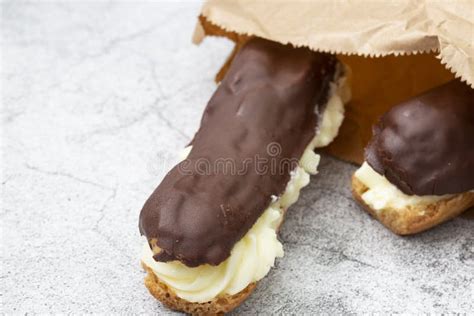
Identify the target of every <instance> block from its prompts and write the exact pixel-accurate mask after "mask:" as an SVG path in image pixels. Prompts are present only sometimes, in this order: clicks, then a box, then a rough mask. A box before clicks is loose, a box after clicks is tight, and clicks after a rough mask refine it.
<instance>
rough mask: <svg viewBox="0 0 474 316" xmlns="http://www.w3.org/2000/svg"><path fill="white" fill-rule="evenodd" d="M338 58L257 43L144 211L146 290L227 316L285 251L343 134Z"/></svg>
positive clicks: (244, 51)
mask: <svg viewBox="0 0 474 316" xmlns="http://www.w3.org/2000/svg"><path fill="white" fill-rule="evenodd" d="M345 74H346V70H345V68H344V66H343V65H342V64H341V63H339V61H338V60H337V59H336V58H335V57H334V56H332V55H329V54H324V53H316V52H313V51H311V50H310V49H308V48H294V47H292V46H290V45H282V44H279V43H276V42H272V41H268V40H263V39H258V38H253V39H250V40H249V41H248V42H247V43H246V44H245V45H244V46H243V47H242V48H241V49H240V51H239V52H238V53H237V54H236V56H235V58H234V60H233V61H232V63H231V65H230V68H229V70H228V72H227V74H226V76H225V77H224V79H223V81H222V82H221V83H220V84H219V86H218V88H217V90H216V92H215V93H214V95H213V96H212V97H211V99H210V101H209V103H208V105H207V107H206V109H205V111H204V114H203V116H202V119H201V126H200V128H199V130H198V131H197V133H196V134H195V136H194V138H193V140H192V142H191V144H190V146H189V147H188V148H187V149H186V153H185V159H183V160H182V161H181V162H180V163H179V164H177V165H176V166H175V167H174V168H173V169H172V170H171V171H170V172H169V173H168V174H167V175H166V176H165V178H164V179H163V181H162V182H161V184H160V185H159V186H158V187H157V188H156V189H155V191H154V192H153V193H152V195H151V196H150V197H149V199H148V200H147V201H146V203H145V205H144V206H143V209H142V211H141V214H140V220H139V228H140V232H141V234H142V235H145V237H146V238H147V242H146V244H145V245H144V253H143V257H142V263H143V265H144V267H145V269H146V270H147V271H148V276H147V277H146V279H145V284H146V286H147V287H148V289H149V290H150V292H151V293H152V294H153V295H154V296H155V297H156V298H158V299H159V300H161V301H162V302H163V303H164V304H165V305H167V306H169V307H171V308H173V309H177V310H181V311H184V312H188V313H191V314H199V313H222V312H227V311H229V310H231V309H233V308H234V307H236V306H237V305H239V304H240V302H242V301H243V300H244V299H245V298H246V297H247V295H248V294H250V293H251V292H252V290H253V288H254V286H255V283H256V282H257V281H258V280H260V279H261V278H263V277H264V276H265V275H266V274H267V273H268V271H269V270H270V268H271V267H272V266H273V264H274V261H275V258H276V257H281V256H283V248H282V245H281V243H280V242H279V240H278V238H277V229H278V227H279V225H280V224H281V222H282V220H283V215H284V213H285V211H286V209H287V208H288V207H289V206H290V205H291V204H293V203H294V202H295V201H296V200H297V198H298V195H299V192H300V190H301V188H302V187H304V186H305V185H307V184H308V182H309V175H310V174H315V173H316V172H317V166H318V163H319V156H318V155H317V154H315V153H314V151H313V150H314V148H315V147H321V146H325V145H327V144H328V143H329V142H331V141H332V139H333V138H334V137H335V136H336V135H337V133H338V129H339V126H340V124H341V123H342V120H343V117H344V102H347V101H348V99H349V97H350V92H349V90H348V88H347V85H346V77H345Z"/></svg>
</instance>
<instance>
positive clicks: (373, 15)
mask: <svg viewBox="0 0 474 316" xmlns="http://www.w3.org/2000/svg"><path fill="white" fill-rule="evenodd" d="M210 35H213V36H225V37H227V38H229V39H231V40H232V41H234V42H235V43H236V46H235V48H234V51H233V52H232V53H231V55H230V56H229V59H228V60H227V62H226V63H225V64H224V65H223V67H222V68H221V70H220V71H219V73H218V74H217V76H216V80H217V81H219V80H220V79H221V78H222V77H223V75H224V74H225V72H226V70H227V68H228V65H229V64H230V62H231V60H232V58H233V56H234V55H235V53H236V52H237V51H238V50H239V49H240V47H241V46H242V44H243V43H245V41H246V40H248V38H249V37H250V36H259V37H263V38H267V39H270V40H274V41H277V42H280V43H284V44H286V43H291V44H293V45H295V46H307V47H310V48H311V49H313V50H316V51H324V52H331V53H337V54H338V55H339V57H340V59H341V60H342V61H343V62H344V63H346V64H347V65H349V67H350V68H351V69H352V78H351V82H352V91H353V96H352V101H351V102H350V103H349V104H348V105H347V107H346V119H345V120H344V123H343V126H342V127H341V131H340V133H339V136H338V137H337V138H336V140H335V141H334V142H333V144H331V146H329V147H328V148H327V151H328V152H329V153H331V154H333V155H335V156H337V157H339V158H341V159H344V160H347V161H351V162H356V163H361V162H362V160H363V148H364V146H365V145H366V143H367V142H368V140H369V139H370V137H371V134H372V132H371V126H372V124H373V123H374V122H375V120H376V119H377V118H378V117H379V116H380V115H381V114H382V113H384V112H386V111H387V109H389V108H390V107H391V106H393V105H395V104H397V103H399V102H401V101H403V100H405V99H408V98H410V97H412V96H414V95H416V94H418V93H420V92H422V91H424V90H427V89H429V88H432V87H434V86H437V85H440V84H442V83H444V82H446V81H449V80H451V79H453V78H454V77H458V78H461V80H463V81H466V82H467V83H468V84H470V85H471V86H473V84H474V61H473V58H474V1H472V0H465V1H448V0H446V1H428V0H424V1H423V0H417V1H416V0H397V1H364V0H360V1H338V0H320V1H308V0H292V1H289V0H273V1H263V0H260V1H259V0H209V1H207V2H206V3H205V4H204V5H203V7H202V10H201V15H200V17H199V21H198V23H197V26H196V30H195V34H194V38H193V40H194V42H195V43H199V42H200V41H202V40H203V38H204V37H205V36H210Z"/></svg>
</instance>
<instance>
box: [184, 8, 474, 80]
mask: <svg viewBox="0 0 474 316" xmlns="http://www.w3.org/2000/svg"><path fill="white" fill-rule="evenodd" d="M206 4H207V3H205V4H204V5H203V10H201V14H200V15H199V17H198V20H197V23H196V27H195V31H194V34H193V42H194V43H195V44H200V43H201V42H202V40H203V39H204V38H205V37H206V36H221V37H226V38H228V39H230V40H232V41H234V42H235V43H236V44H237V45H238V44H239V42H240V43H242V41H245V40H246V39H248V37H250V36H259V37H262V38H267V39H270V40H275V39H273V38H269V37H266V36H265V34H251V33H250V32H246V31H243V30H239V29H237V28H235V27H231V26H229V25H224V24H222V23H217V22H216V21H215V19H213V17H212V16H210V15H211V13H212V12H213V11H212V10H204V8H205V7H206ZM206 12H207V13H208V15H206ZM433 36H434V37H435V38H436V43H437V45H436V46H435V45H431V46H427V48H426V49H421V50H390V51H381V50H379V51H374V52H368V51H364V50H361V51H348V50H341V49H335V48H332V49H330V48H324V47H319V46H318V45H314V44H298V43H296V44H295V43H292V42H287V43H283V42H281V41H280V42H281V43H282V44H288V43H291V44H292V45H294V46H295V47H301V46H306V47H309V48H310V49H312V50H315V51H319V52H325V53H331V54H341V55H356V56H362V57H370V58H377V57H383V56H389V55H393V56H405V55H416V54H425V53H433V52H439V55H438V59H440V63H441V64H442V65H443V66H444V67H445V68H446V69H448V70H449V71H450V72H452V73H453V74H454V75H455V77H456V78H459V79H460V80H462V81H464V82H466V83H467V84H468V85H470V86H471V87H472V88H474V75H473V74H472V69H470V68H472V66H471V65H469V62H468V61H466V62H462V61H461V60H459V59H460V58H459V54H458V56H451V55H452V54H451V55H450V54H449V53H448V51H449V47H452V46H450V45H442V44H441V43H440V39H439V38H438V36H436V35H433ZM431 42H432V41H431ZM443 44H444V43H443ZM452 48H453V47H452ZM453 49H455V48H453ZM456 57H457V58H456ZM462 64H467V66H465V67H461V66H460V65H462ZM456 65H457V66H456ZM223 68H224V67H223ZM461 68H462V69H461ZM221 71H222V69H221ZM464 71H466V72H464ZM217 77H219V75H218V76H217Z"/></svg>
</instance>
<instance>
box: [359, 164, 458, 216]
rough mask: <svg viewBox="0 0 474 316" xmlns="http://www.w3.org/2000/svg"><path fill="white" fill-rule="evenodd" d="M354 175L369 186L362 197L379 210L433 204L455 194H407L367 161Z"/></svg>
mask: <svg viewBox="0 0 474 316" xmlns="http://www.w3.org/2000/svg"><path fill="white" fill-rule="evenodd" d="M354 175H355V177H356V178H357V179H359V181H360V182H362V183H363V184H364V185H365V186H366V187H367V188H368V190H367V191H366V192H364V193H363V194H362V196H361V197H362V199H363V200H364V202H365V203H366V204H367V205H368V206H370V207H371V208H372V209H374V210H376V211H378V212H380V211H382V210H383V209H386V208H392V209H404V208H406V207H409V206H415V205H428V204H433V203H436V202H438V201H440V200H443V199H446V198H450V197H451V196H453V195H452V194H446V195H423V196H419V195H407V194H405V193H403V192H402V191H400V190H399V189H398V188H397V187H396V186H395V185H393V184H392V183H390V181H388V180H387V178H385V177H384V176H382V175H380V174H379V173H377V172H376V171H375V170H374V169H373V168H372V167H371V166H370V165H369V164H368V163H367V162H364V163H363V164H362V166H361V167H360V168H359V169H358V170H357V171H356V172H355V174H354Z"/></svg>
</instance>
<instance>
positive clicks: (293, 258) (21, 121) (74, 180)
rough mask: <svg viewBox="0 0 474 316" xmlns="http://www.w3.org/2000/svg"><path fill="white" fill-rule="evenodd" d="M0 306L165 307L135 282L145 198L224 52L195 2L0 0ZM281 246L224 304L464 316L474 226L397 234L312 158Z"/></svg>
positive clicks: (258, 309)
mask: <svg viewBox="0 0 474 316" xmlns="http://www.w3.org/2000/svg"><path fill="white" fill-rule="evenodd" d="M2 9H3V11H2V18H1V26H0V29H1V32H2V34H1V53H2V57H1V68H2V69H1V78H2V102H1V104H2V110H1V112H2V123H1V133H2V137H1V140H2V142H1V148H2V149H1V150H2V181H1V184H2V195H1V196H2V209H1V214H0V218H1V223H2V242H1V263H2V269H1V292H2V293H1V295H2V301H3V302H2V308H3V312H4V313H6V314H12V313H27V312H28V313H73V314H78V313H107V314H109V313H121V314H123V313H130V314H138V313H145V314H157V313H158V314H167V313H170V312H169V311H168V310H166V309H164V308H163V307H162V306H161V305H160V304H159V303H158V302H156V301H155V300H154V299H153V298H152V297H151V296H150V295H149V294H148V293H147V290H146V289H145V287H144V286H143V283H142V280H143V277H144V273H143V272H142V271H141V269H140V267H139V254H140V246H141V244H142V239H141V237H140V236H139V233H138V229H137V218H138V214H139V211H140V209H141V206H142V204H143V202H144V201H145V199H146V198H147V197H148V195H149V194H150V192H151V191H152V190H153V189H154V187H155V186H156V185H157V184H158V183H159V181H160V179H161V178H162V177H163V176H164V174H165V172H166V171H167V170H168V168H169V167H170V165H171V164H172V163H173V159H174V157H175V154H176V153H177V152H178V150H179V149H180V148H182V147H183V146H185V145H186V143H187V142H188V141H189V140H190V138H191V136H192V135H193V132H194V131H195V130H196V129H197V127H198V124H199V120H200V115H201V112H202V110H203V108H204V106H205V104H206V102H207V100H208V99H209V97H210V95H211V94H212V92H213V91H214V89H215V85H214V83H213V80H212V79H213V75H214V74H215V73H216V71H217V69H218V67H219V66H220V65H221V64H222V62H223V61H224V59H225V58H226V56H227V54H228V53H229V51H230V49H231V44H230V43H229V42H228V41H226V40H224V39H207V40H206V41H205V42H204V44H203V45H202V46H201V47H196V46H193V45H192V44H191V43H190V37H191V33H192V30H193V27H194V23H195V18H196V15H197V13H198V10H199V4H198V3H195V2H189V1H187V2H181V3H178V2H175V1H173V2H171V1H169V2H164V1H160V2H154V3H150V2H136V3H131V2H120V3H111V2H100V3H98V2H79V1H69V2H59V1H52V2H49V3H44V2H37V3H29V4H27V3H21V2H19V1H10V2H3V4H2ZM320 170H321V172H320V174H319V175H318V176H315V177H313V178H312V181H311V185H310V186H309V187H307V188H306V189H305V190H304V192H303V194H302V196H301V200H300V201H299V202H298V204H297V205H295V206H294V207H292V208H291V210H290V212H289V213H288V217H287V221H286V222H285V224H284V227H283V229H282V232H281V240H282V241H283V243H284V249H285V252H286V255H285V257H284V258H283V259H280V260H278V262H277V264H276V267H275V268H274V269H273V270H272V271H271V273H270V274H269V275H268V277H267V278H266V279H264V280H263V281H262V282H261V283H260V284H259V285H258V288H257V290H256V291H255V293H254V294H253V295H252V296H251V298H250V299H249V300H248V301H247V302H245V304H243V305H242V306H241V307H240V308H239V309H238V310H237V311H236V312H235V314H246V315H247V314H257V313H261V314H274V313H276V314H321V313H331V314H332V313H340V314H348V313H372V312H382V313H388V312H390V313H394V312H408V313H420V312H459V313H470V312H471V313H472V312H473V311H474V303H473V301H474V300H473V297H474V295H473V291H474V289H473V281H474V280H473V276H474V221H472V220H468V219H466V218H462V217H461V218H457V219H455V220H453V221H451V222H449V223H447V224H444V225H441V226H440V227H438V228H436V229H433V230H431V231H429V232H427V233H424V234H420V235H417V236H414V237H408V238H401V237H397V236H394V235H393V234H391V233H390V232H389V231H387V230H386V229H384V228H383V227H382V226H381V225H380V224H379V223H378V222H376V221H375V220H373V219H371V218H370V217H369V216H368V215H367V214H365V213H364V212H362V211H361V210H360V209H359V208H358V207H357V205H356V203H355V202H354V201H353V200H352V199H351V197H350V192H349V187H348V181H349V176H350V174H351V172H353V170H354V167H353V166H351V165H349V164H347V163H344V162H340V161H338V160H335V159H332V158H330V157H326V156H324V157H323V160H322V164H321V167H320Z"/></svg>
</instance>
